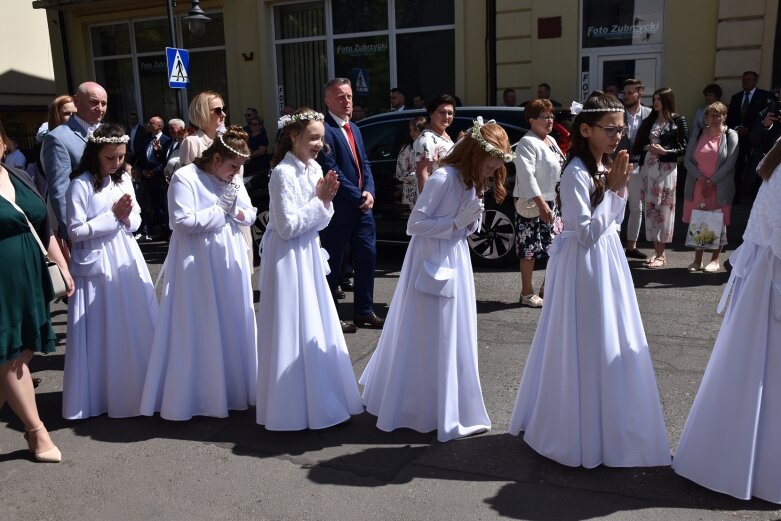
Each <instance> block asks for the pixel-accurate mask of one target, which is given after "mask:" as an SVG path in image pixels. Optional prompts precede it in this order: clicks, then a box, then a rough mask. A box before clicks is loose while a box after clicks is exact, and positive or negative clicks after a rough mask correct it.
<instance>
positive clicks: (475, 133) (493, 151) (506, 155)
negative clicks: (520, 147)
mask: <svg viewBox="0 0 781 521" xmlns="http://www.w3.org/2000/svg"><path fill="white" fill-rule="evenodd" d="M488 123H496V120H493V119H489V120H488V121H486V122H485V123H483V117H482V116H477V119H476V120H474V124H473V125H472V128H471V129H469V132H467V135H468V136H469V137H471V138H472V139H474V140H475V141H477V142H478V143H479V144H480V148H482V149H483V150H485V151H486V152H488V153H489V154H490V155H492V156H494V157H496V158H499V159H501V160H502V161H504V162H505V163H509V162H511V161H513V160H514V159H515V152H513V151H512V150H510V151H509V152H505V151H504V150H502V149H501V148H497V147H496V145H493V144H491V143H489V142H488V141H486V140H485V138H484V137H483V133H482V132H480V127H482V126H483V125H486V124H488Z"/></svg>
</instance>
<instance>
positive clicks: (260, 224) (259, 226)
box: [250, 210, 268, 266]
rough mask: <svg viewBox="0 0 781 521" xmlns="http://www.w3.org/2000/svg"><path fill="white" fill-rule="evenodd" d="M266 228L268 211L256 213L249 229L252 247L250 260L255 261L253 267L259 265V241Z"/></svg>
mask: <svg viewBox="0 0 781 521" xmlns="http://www.w3.org/2000/svg"><path fill="white" fill-rule="evenodd" d="M267 226H268V210H263V211H261V212H259V213H258V216H257V217H256V218H255V223H254V224H253V225H252V226H251V227H250V230H251V232H252V244H253V245H254V248H253V252H252V258H253V259H254V260H255V265H256V266H257V265H259V264H260V255H259V250H260V241H261V240H262V239H263V234H264V233H266V227H267Z"/></svg>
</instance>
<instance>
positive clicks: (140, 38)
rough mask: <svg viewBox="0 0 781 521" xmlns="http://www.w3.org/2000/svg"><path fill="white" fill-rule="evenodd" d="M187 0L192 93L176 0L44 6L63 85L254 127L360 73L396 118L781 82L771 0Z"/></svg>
mask: <svg viewBox="0 0 781 521" xmlns="http://www.w3.org/2000/svg"><path fill="white" fill-rule="evenodd" d="M177 3H178V5H177V6H176V7H175V12H174V15H175V16H174V18H175V38H176V41H177V42H178V43H179V45H178V46H179V47H184V48H187V49H188V50H189V51H190V62H191V63H190V80H191V85H190V88H189V89H187V90H186V91H184V92H182V93H179V92H178V91H175V90H172V89H169V88H168V76H167V70H166V64H165V52H164V48H165V47H166V46H170V45H171V36H170V31H169V29H168V19H167V13H166V1H165V0H135V1H134V2H133V4H132V7H130V6H129V4H128V3H127V2H125V1H124V0H91V1H86V0H36V1H34V2H33V6H34V7H36V8H39V9H45V10H46V14H47V20H48V22H49V37H50V41H51V45H52V54H53V56H54V70H55V79H56V90H57V92H69V91H72V90H73V88H74V87H75V85H78V83H80V82H82V81H85V80H88V79H94V80H96V81H98V82H100V83H101V84H103V85H105V86H106V87H107V90H108V92H109V115H108V119H111V120H114V121H119V122H126V121H127V116H128V114H129V113H130V112H131V111H134V112H138V114H139V115H140V116H141V117H142V118H148V117H149V116H151V115H160V116H162V117H164V118H169V117H174V116H182V115H185V114H182V112H186V109H185V110H183V109H182V108H181V107H186V104H187V102H188V99H189V97H190V96H192V95H194V94H195V93H197V92H199V91H201V90H203V89H206V88H209V89H212V90H217V91H219V92H221V93H223V95H224V97H225V99H226V103H227V104H228V106H229V107H231V108H232V109H233V110H232V111H231V112H230V113H229V114H230V116H231V117H232V121H233V122H237V123H242V124H243V118H242V117H241V115H242V114H243V113H244V112H243V111H244V109H245V108H246V107H257V108H258V109H259V110H260V112H261V115H262V116H264V118H265V120H266V121H269V122H273V121H275V120H276V117H277V115H278V114H279V111H280V110H281V109H282V107H284V106H285V105H289V106H292V107H297V106H301V105H307V106H311V107H313V108H317V109H321V110H322V109H323V103H322V92H321V88H322V85H323V84H324V83H325V82H326V81H327V80H328V79H329V78H331V77H334V76H345V77H349V78H351V79H352V80H353V84H354V88H353V89H354V94H355V97H356V103H360V104H362V105H364V106H366V107H367V109H368V110H369V112H380V111H384V110H387V109H388V106H389V101H388V97H389V96H388V94H389V90H390V89H391V88H394V87H398V88H400V89H401V90H402V91H403V92H404V93H405V94H406V96H407V104H408V105H411V102H412V97H413V96H414V95H416V94H421V95H423V96H424V97H432V96H435V95H437V94H440V93H442V92H447V93H450V94H454V95H456V96H458V97H459V98H460V99H461V100H462V101H463V103H464V104H467V105H481V104H495V103H496V102H497V100H501V93H502V91H503V90H504V89H506V88H513V89H515V90H516V92H517V93H518V100H519V101H522V100H525V99H531V98H533V97H536V89H537V85H538V84H539V83H542V82H546V83H548V84H550V85H551V86H552V97H553V98H554V99H557V100H559V101H561V102H562V103H563V104H564V105H565V106H567V105H569V101H570V100H573V99H575V100H579V99H582V98H583V97H584V96H585V95H586V94H588V92H590V91H591V90H594V89H598V88H599V89H601V88H603V87H604V86H606V85H608V84H609V83H622V82H623V80H624V79H625V78H627V77H633V76H636V77H640V78H641V79H643V80H644V81H645V83H646V86H647V88H646V93H647V94H650V93H651V92H653V90H654V89H655V88H657V87H660V86H668V87H671V88H672V89H673V90H674V91H675V94H676V99H677V102H678V110H679V111H680V112H682V113H684V114H686V115H690V114H693V112H694V110H695V109H696V108H697V107H698V106H699V105H701V104H702V95H701V90H702V88H703V86H705V85H706V84H707V83H711V82H713V81H717V82H719V83H720V84H721V85H722V87H723V88H724V92H725V95H728V94H731V93H733V92H736V91H737V90H739V88H740V76H741V74H742V72H743V71H744V70H755V71H757V72H758V73H759V75H760V81H759V83H760V86H761V87H763V88H771V87H772V86H774V85H777V84H779V83H781V67H779V66H778V65H777V64H776V62H777V61H778V57H777V56H775V54H774V48H775V47H776V45H775V44H776V42H777V41H779V37H778V35H777V32H778V28H779V24H778V16H779V13H778V2H777V1H771V0H687V1H686V2H680V1H673V0H204V1H202V2H201V7H202V8H203V9H204V11H206V13H207V15H208V16H209V17H210V18H211V20H212V21H211V22H209V23H208V24H207V26H206V27H207V29H206V32H205V33H204V34H202V35H198V36H196V35H193V34H191V33H190V32H189V31H188V30H187V27H186V24H184V23H182V17H183V16H184V15H186V13H187V10H188V9H189V8H190V1H188V0H179V1H178V2H177ZM774 80H775V81H774ZM619 87H620V85H619ZM266 126H267V127H269V126H273V123H271V124H270V125H269V124H267V125H266Z"/></svg>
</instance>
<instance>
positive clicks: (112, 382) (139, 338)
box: [62, 123, 157, 420]
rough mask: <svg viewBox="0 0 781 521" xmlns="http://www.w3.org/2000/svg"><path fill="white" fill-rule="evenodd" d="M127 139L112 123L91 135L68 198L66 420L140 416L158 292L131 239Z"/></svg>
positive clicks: (133, 205)
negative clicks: (70, 284)
mask: <svg viewBox="0 0 781 521" xmlns="http://www.w3.org/2000/svg"><path fill="white" fill-rule="evenodd" d="M128 140H129V138H128V136H126V135H125V131H124V129H123V128H122V127H121V126H120V125H116V124H112V123H103V125H101V126H100V128H98V129H97V130H95V132H94V134H90V135H89V136H88V138H87V146H86V147H85V148H84V154H83V155H82V157H81V163H80V164H79V167H78V169H76V170H75V171H74V172H73V173H72V174H71V176H70V177H71V183H70V186H69V187H68V190H67V193H66V197H65V201H66V223H67V227H68V236H69V237H70V240H71V243H72V246H71V274H72V275H73V279H74V282H75V284H76V291H75V293H74V294H73V296H72V297H70V300H69V302H68V349H67V351H66V352H65V372H64V375H63V399H62V414H63V416H64V417H65V418H67V419H69V420H75V419H81V418H88V417H90V416H98V415H100V414H103V413H108V415H109V417H111V418H126V417H129V416H138V414H139V405H140V403H141V393H142V391H143V388H144V377H145V376H146V368H147V363H148V361H149V351H150V348H151V345H152V337H153V335H154V329H155V320H156V319H157V296H156V295H155V290H154V286H153V285H152V278H151V277H150V275H149V270H148V269H147V266H146V261H145V260H144V257H143V255H142V254H141V250H140V248H139V247H138V244H137V243H136V240H135V239H134V238H133V233H134V232H135V231H136V230H137V229H138V227H139V225H140V224H141V209H140V208H139V206H138V202H137V200H136V197H135V193H134V192H133V182H132V180H131V179H130V176H129V175H128V174H127V172H125V169H124V163H125V152H126V149H127V142H128Z"/></svg>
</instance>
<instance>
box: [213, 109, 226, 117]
mask: <svg viewBox="0 0 781 521" xmlns="http://www.w3.org/2000/svg"><path fill="white" fill-rule="evenodd" d="M211 111H212V112H214V113H215V114H225V115H226V116H227V115H228V107H214V108H213V109H211Z"/></svg>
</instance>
